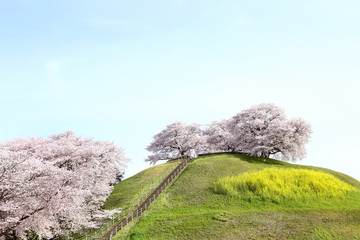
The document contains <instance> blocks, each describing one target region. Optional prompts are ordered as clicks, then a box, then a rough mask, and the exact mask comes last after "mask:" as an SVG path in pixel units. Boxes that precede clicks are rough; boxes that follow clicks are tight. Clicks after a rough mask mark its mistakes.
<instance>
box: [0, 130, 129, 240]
mask: <svg viewBox="0 0 360 240" xmlns="http://www.w3.org/2000/svg"><path fill="white" fill-rule="evenodd" d="M126 161H127V159H126V158H125V156H124V153H123V150H122V149H121V148H119V147H117V146H116V145H115V144H114V143H111V142H105V141H94V140H92V139H87V138H81V137H76V136H75V135H74V133H72V132H65V133H62V134H58V135H53V136H50V138H49V139H42V138H27V139H26V138H22V139H15V140H12V141H7V142H3V143H1V144H0V239H14V238H18V237H20V238H23V239H26V238H28V235H29V234H30V233H31V232H35V233H36V235H37V236H38V237H39V238H53V237H56V236H61V235H66V234H68V233H69V232H70V231H71V232H76V231H79V230H81V229H83V228H93V227H96V226H97V224H98V223H99V220H101V219H103V218H106V217H109V216H110V215H111V214H113V213H114V212H116V211H117V210H114V211H104V210H102V209H101V207H102V205H103V202H104V201H105V200H106V198H107V196H108V195H109V194H110V193H111V191H112V183H113V182H114V181H115V178H116V174H118V173H119V172H122V171H124V169H125V167H126V165H125V162H126Z"/></svg>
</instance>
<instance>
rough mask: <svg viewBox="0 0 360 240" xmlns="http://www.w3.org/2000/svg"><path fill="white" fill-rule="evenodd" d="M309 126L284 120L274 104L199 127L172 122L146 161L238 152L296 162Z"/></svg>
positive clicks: (156, 138)
mask: <svg viewBox="0 0 360 240" xmlns="http://www.w3.org/2000/svg"><path fill="white" fill-rule="evenodd" d="M311 133H312V131H311V126H310V124H309V123H307V122H306V121H304V120H303V119H301V118H296V119H287V118H286V116H285V114H284V111H283V109H281V108H280V107H278V106H276V105H274V104H260V105H256V106H252V107H250V108H249V109H246V110H243V111H242V112H240V113H238V114H236V115H235V116H233V117H231V118H230V119H226V120H222V121H214V122H212V123H211V124H209V125H208V126H207V127H206V128H202V127H201V126H200V125H199V124H191V125H186V124H184V123H182V122H175V123H173V124H170V125H169V126H167V127H166V128H165V129H164V130H163V131H162V132H160V133H158V134H156V135H155V136H154V140H153V142H152V143H151V144H150V145H149V146H148V147H147V150H148V151H150V152H152V153H153V154H152V155H150V156H148V157H147V159H146V160H145V161H149V162H150V163H152V164H155V163H156V162H157V161H159V160H167V159H171V158H176V157H180V156H196V155H198V154H204V153H214V152H241V153H245V154H248V155H251V156H256V157H262V158H269V157H272V158H276V159H280V160H287V161H289V160H290V161H296V160H298V159H303V158H304V157H305V156H306V149H305V144H306V143H307V142H308V141H309V139H310V135H311Z"/></svg>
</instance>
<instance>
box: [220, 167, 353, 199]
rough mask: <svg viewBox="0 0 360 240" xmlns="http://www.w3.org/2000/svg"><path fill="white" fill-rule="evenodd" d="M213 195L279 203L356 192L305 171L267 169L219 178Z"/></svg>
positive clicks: (326, 175)
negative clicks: (285, 200)
mask: <svg viewBox="0 0 360 240" xmlns="http://www.w3.org/2000/svg"><path fill="white" fill-rule="evenodd" d="M213 189H214V191H215V192H216V193H221V194H225V195H232V196H238V195H240V196H241V195H243V194H245V195H249V194H250V195H251V196H258V197H261V198H263V199H273V200H276V201H281V200H284V199H291V200H297V199H300V198H301V199H302V198H304V197H305V198H306V197H339V196H344V195H345V194H346V193H348V192H350V191H355V188H354V187H352V186H350V185H349V184H347V183H345V182H343V181H341V180H339V179H337V178H335V177H334V176H332V175H330V174H327V173H323V172H318V171H313V170H306V169H294V168H290V169H282V168H266V169H264V170H261V171H258V172H248V173H244V174H241V175H238V176H233V177H225V178H221V179H219V180H218V181H216V182H214V183H213Z"/></svg>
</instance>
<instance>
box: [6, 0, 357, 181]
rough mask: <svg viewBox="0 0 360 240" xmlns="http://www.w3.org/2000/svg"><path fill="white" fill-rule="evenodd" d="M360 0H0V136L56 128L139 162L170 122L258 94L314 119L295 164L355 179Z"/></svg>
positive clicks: (132, 166)
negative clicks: (110, 144) (109, 145)
mask: <svg viewBox="0 0 360 240" xmlns="http://www.w3.org/2000/svg"><path fill="white" fill-rule="evenodd" d="M359 12H360V1H355V0H353V1H348V0H347V1H346V0H345V1H344V0H342V1H330V0H326V1H317V0H311V1H265V0H264V1H243V0H236V1H235V0H234V1H209V0H206V1H205V0H204V1H189V0H173V1H170V0H167V1H118V0H117V1H115V0H114V1H104V0H102V1H100V0H86V1H85V0H83V1H77V0H71V1H70V0H62V1H48V0H47V1H37V0H32V1H30V0H22V1H20V0H18V1H17V0H0V107H1V109H2V115H1V118H0V140H1V141H4V140H9V139H12V138H15V137H21V136H23V137H28V136H48V135H50V134H54V133H58V132H61V131H65V130H73V131H75V132H76V133H77V134H78V135H82V136H86V137H94V138H95V139H98V140H110V141H114V142H115V143H117V144H118V145H120V146H123V147H124V148H125V152H126V155H127V156H128V157H129V158H131V159H132V162H131V163H129V168H128V172H127V175H126V176H130V175H133V174H134V173H136V172H138V171H140V170H141V169H144V168H146V167H148V163H144V162H143V161H144V158H145V157H146V156H147V154H148V153H147V152H146V150H145V148H146V146H147V145H148V144H149V143H150V142H151V140H152V136H153V135H155V134H156V133H158V132H159V131H161V130H162V129H163V128H165V126H166V125H168V124H170V123H172V122H174V121H184V122H186V123H192V122H197V123H200V124H206V123H209V122H211V121H213V120H220V119H224V118H229V117H231V116H232V115H234V114H236V113H237V112H240V111H241V110H243V109H245V108H248V107H250V106H251V105H254V104H259V103H262V102H271V103H275V104H277V105H279V106H281V107H283V108H284V110H285V113H286V114H287V115H288V116H289V117H302V118H304V119H305V120H307V121H309V122H310V123H311V124H312V127H313V131H314V133H313V136H312V139H311V142H310V143H309V144H308V147H307V149H308V157H307V158H306V159H305V160H303V161H301V162H299V163H302V164H307V165H314V166H322V167H326V168H330V169H334V170H337V171H341V172H344V173H346V174H349V175H351V176H352V177H355V178H357V179H359V180H360V156H359V154H358V150H359V149H360V147H359V146H360V140H359V135H360V128H359V123H360V96H359V90H360V83H359V82H360V68H359V66H360V30H359V25H360V15H359Z"/></svg>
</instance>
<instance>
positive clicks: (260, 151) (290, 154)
mask: <svg viewBox="0 0 360 240" xmlns="http://www.w3.org/2000/svg"><path fill="white" fill-rule="evenodd" d="M228 127H229V129H230V132H231V133H232V135H233V136H232V141H233V143H234V144H235V145H236V151H241V152H244V153H247V154H250V155H252V156H257V157H263V158H269V157H270V155H271V156H273V157H276V158H279V159H282V160H293V161H295V160H297V159H302V158H304V157H305V155H306V150H305V146H304V145H305V144H306V143H307V142H308V141H309V138H310V135H311V132H312V131H311V127H310V125H309V124H308V123H307V122H305V121H304V120H302V119H292V120H287V119H286V117H285V114H284V111H283V110H282V109H281V108H280V107H278V106H275V105H274V104H260V105H256V106H253V107H251V108H249V109H246V110H244V111H242V112H240V113H238V114H237V115H235V116H234V117H232V119H231V120H230V121H229V124H228Z"/></svg>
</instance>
